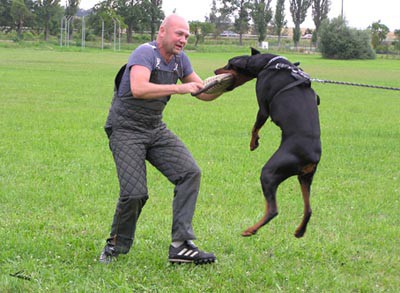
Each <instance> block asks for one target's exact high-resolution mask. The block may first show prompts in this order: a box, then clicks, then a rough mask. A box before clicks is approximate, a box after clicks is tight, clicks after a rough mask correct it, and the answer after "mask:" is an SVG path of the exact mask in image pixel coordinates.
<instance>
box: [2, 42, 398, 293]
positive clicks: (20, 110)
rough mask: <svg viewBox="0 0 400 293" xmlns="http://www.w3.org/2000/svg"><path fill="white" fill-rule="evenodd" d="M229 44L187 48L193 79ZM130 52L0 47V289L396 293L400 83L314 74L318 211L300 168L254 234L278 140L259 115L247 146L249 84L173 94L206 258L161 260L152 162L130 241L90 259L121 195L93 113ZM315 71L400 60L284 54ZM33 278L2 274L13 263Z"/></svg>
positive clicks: (162, 218)
mask: <svg viewBox="0 0 400 293" xmlns="http://www.w3.org/2000/svg"><path fill="white" fill-rule="evenodd" d="M239 54H247V50H246V51H243V52H241V53H240V52H239V53H202V54H199V53H195V52H189V55H190V57H191V60H192V63H193V65H194V67H195V68H196V70H197V72H198V73H199V74H200V75H201V76H202V77H204V78H205V77H207V76H209V75H211V74H212V70H213V69H214V68H216V67H218V66H221V65H223V64H224V63H225V62H226V60H227V59H228V58H231V57H233V56H234V55H239ZM128 55H129V52H128V51H122V52H118V53H114V52H101V51H99V50H85V52H79V51H78V52H71V51H68V50H67V51H62V50H35V49H32V48H31V49H11V48H9V49H6V48H0V85H1V94H0V101H1V104H2V106H1V107H0V137H1V143H0V201H1V204H0V239H1V244H2V245H1V249H0V291H1V292H41V291H49V292H65V291H67V292H86V291H87V292H105V291H117V292H132V291H138V292H189V291H190V292H230V291H233V292H268V291H283V292H298V291H305V292H398V291H399V290H400V278H399V271H400V237H399V235H400V228H399V227H400V216H399V210H400V204H399V194H400V169H399V166H400V156H399V153H400V115H399V113H400V94H399V92H395V91H385V90H378V89H367V88H359V87H349V86H339V85H324V84H314V88H315V89H316V90H317V92H318V93H319V94H320V96H321V105H320V108H319V110H320V118H321V128H322V143H323V155H322V160H321V163H320V165H319V169H318V172H317V174H316V177H315V180H314V184H313V188H312V207H313V211H314V213H313V217H312V219H311V222H310V225H309V229H308V231H307V234H306V235H305V237H304V238H302V239H296V238H295V237H294V236H293V233H294V230H295V228H296V226H297V225H298V224H299V223H300V220H301V216H302V211H303V205H302V199H301V195H300V189H299V186H298V183H297V179H296V178H290V179H288V180H287V181H286V182H284V183H283V184H282V185H281V186H280V188H279V190H278V203H279V208H280V214H279V216H278V217H277V218H276V219H274V220H273V221H272V222H271V223H270V224H268V225H267V226H265V227H264V228H263V229H261V230H260V231H259V232H258V234H257V235H256V236H254V237H251V238H242V237H241V236H240V232H241V231H242V230H243V229H244V228H246V227H247V226H249V225H251V224H253V223H254V222H255V221H256V220H258V219H259V218H260V217H261V215H262V213H263V209H264V199H263V197H262V193H261V189H260V185H259V175H260V170H261V168H262V166H263V164H264V163H265V162H266V160H267V159H268V158H269V157H270V156H271V154H272V153H273V152H274V150H275V149H276V148H277V146H278V144H279V140H280V132H279V129H278V128H277V127H276V126H274V125H273V124H272V123H270V122H268V123H267V124H266V125H265V127H264V128H263V129H262V131H261V140H260V144H261V145H260V147H259V149H257V150H256V151H255V152H250V151H249V150H248V149H249V147H248V145H249V139H250V130H251V127H252V124H253V122H254V117H255V115H256V110H257V103H256V99H255V93H254V82H250V83H248V84H246V85H244V86H243V87H241V88H238V89H236V90H235V91H233V92H231V93H228V94H226V95H224V96H222V97H221V98H219V99H218V100H216V101H213V102H209V103H207V102H202V101H198V100H196V99H195V98H192V97H190V96H189V95H186V96H176V97H174V98H173V99H172V100H171V102H170V104H169V105H168V107H167V109H166V111H165V114H164V120H165V121H166V123H167V125H168V126H169V128H170V129H171V130H173V131H174V132H175V133H176V134H178V135H179V136H180V137H181V139H182V140H183V141H184V142H185V144H186V145H187V146H188V148H189V149H190V150H191V151H192V153H193V155H194V157H195V158H196V160H197V162H198V164H199V165H200V167H201V169H202V171H203V178H202V187H201V192H200V197H199V200H198V205H197V209H196V214H195V219H194V227H195V231H196V234H197V236H198V238H199V239H198V240H197V242H196V243H197V244H198V245H199V246H201V248H203V249H205V250H208V251H214V252H215V253H216V255H217V257H218V262H217V263H216V264H213V265H209V266H194V265H181V266H173V265H170V264H169V263H168V262H167V251H168V246H169V242H170V226H171V201H172V196H173V186H171V185H170V184H169V183H168V182H167V180H166V179H165V178H163V177H162V175H160V173H158V172H157V171H156V170H154V168H152V167H150V166H149V170H148V173H149V174H148V181H149V193H150V199H149V201H148V202H147V205H146V207H145V209H144V211H143V213H142V216H141V218H140V220H139V224H138V229H137V233H136V239H135V246H134V247H133V248H132V250H131V252H130V253H129V254H128V255H126V256H122V257H120V259H119V261H118V262H116V263H113V264H111V265H109V266H104V265H101V264H99V263H98V262H97V258H98V255H99V253H100V251H101V249H102V247H103V245H104V241H105V238H106V237H107V236H108V233H109V228H110V225H111V220H112V216H113V212H114V208H115V203H116V200H117V195H118V182H117V178H116V174H115V169H114V163H113V160H112V157H111V153H110V151H109V149H108V145H107V139H106V136H105V134H104V132H103V125H104V121H105V119H106V115H107V111H108V107H109V105H110V101H111V97H112V91H113V78H114V74H115V73H116V72H117V70H118V69H119V66H120V65H122V64H123V63H124V62H126V60H127V58H128ZM287 57H289V58H290V59H291V60H292V61H301V63H302V64H301V66H302V67H303V69H304V70H306V71H307V72H309V73H310V74H311V75H312V76H313V77H319V78H324V79H333V80H343V81H352V82H360V83H371V84H377V85H386V86H395V87H399V80H400V60H384V59H377V60H373V61H330V60H323V59H321V58H320V57H319V56H318V55H292V54H290V55H287ZM19 271H23V272H22V274H23V275H24V276H27V277H29V278H30V280H24V279H21V278H16V277H13V276H10V275H11V274H15V273H16V272H19Z"/></svg>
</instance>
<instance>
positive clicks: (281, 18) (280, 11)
mask: <svg viewBox="0 0 400 293" xmlns="http://www.w3.org/2000/svg"><path fill="white" fill-rule="evenodd" d="M286 24H287V21H286V20H285V0H277V1H276V8H275V16H274V31H275V33H276V34H277V36H278V47H280V46H281V35H282V30H283V28H284V27H285V26H286Z"/></svg>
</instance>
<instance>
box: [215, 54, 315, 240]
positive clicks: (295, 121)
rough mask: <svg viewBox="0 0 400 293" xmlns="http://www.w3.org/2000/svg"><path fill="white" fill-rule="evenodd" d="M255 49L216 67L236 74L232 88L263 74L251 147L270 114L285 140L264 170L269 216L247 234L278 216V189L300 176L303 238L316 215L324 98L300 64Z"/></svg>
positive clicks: (300, 233) (258, 86)
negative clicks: (320, 110)
mask: <svg viewBox="0 0 400 293" xmlns="http://www.w3.org/2000/svg"><path fill="white" fill-rule="evenodd" d="M251 50H252V52H251V56H238V57H234V58H232V59H230V60H229V62H228V64H227V65H226V66H225V67H223V68H220V69H217V70H215V74H222V73H231V74H233V76H234V84H233V85H232V86H231V87H230V88H228V90H233V89H234V88H236V87H238V86H240V85H242V84H244V83H245V82H247V81H249V80H251V79H253V78H256V79H257V82H256V95H257V100H258V106H259V110H258V113H257V118H256V121H255V123H254V126H253V129H252V132H251V141H250V150H251V151H253V150H255V149H256V148H257V147H258V145H259V144H258V143H259V138H260V137H259V130H260V129H261V127H262V126H263V125H264V124H265V122H266V121H267V119H268V117H271V120H272V121H273V122H274V123H275V124H276V125H277V126H278V127H280V129H281V131H282V139H281V143H280V146H279V148H278V150H277V151H276V152H275V153H274V154H273V155H272V156H271V158H270V159H269V160H268V161H267V163H266V164H265V165H264V167H263V168H262V172H261V178H260V180H261V186H262V191H263V194H264V197H265V199H266V211H265V215H264V216H263V218H262V219H261V220H260V221H259V222H257V223H256V224H255V225H253V226H251V227H249V228H247V229H246V230H245V231H244V232H242V235H243V236H251V235H254V234H255V233H256V232H257V230H258V229H260V228H261V227H262V226H264V225H265V224H267V223H268V222H269V221H271V220H272V219H273V218H274V217H276V216H277V215H278V207H277V201H276V190H277V188H278V186H279V184H280V183H282V182H283V181H284V180H286V179H287V178H289V177H291V176H294V175H297V178H298V180H299V182H300V185H301V192H302V195H303V200H304V215H303V220H302V222H301V224H300V225H299V226H298V227H297V229H296V232H295V234H294V235H295V236H296V237H297V238H300V237H302V236H303V235H304V233H305V232H306V228H307V224H308V221H309V220H310V217H311V213H312V211H311V205H310V189H311V184H312V180H313V177H314V174H315V172H316V170H317V165H318V163H319V160H320V157H321V140H320V124H319V115H318V104H319V97H318V96H317V95H316V93H315V92H314V90H313V89H312V88H311V81H310V78H309V76H308V74H306V73H305V72H304V71H302V70H301V69H300V68H299V67H298V66H297V65H298V63H297V64H296V63H295V64H292V63H290V62H289V61H288V60H287V59H286V58H284V57H282V56H277V55H273V54H261V53H260V52H259V51H257V50H255V49H253V48H252V49H251Z"/></svg>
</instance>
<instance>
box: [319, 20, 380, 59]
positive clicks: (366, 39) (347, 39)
mask: <svg viewBox="0 0 400 293" xmlns="http://www.w3.org/2000/svg"><path fill="white" fill-rule="evenodd" d="M319 49H320V51H321V53H322V56H323V57H324V58H329V59H374V58H375V52H374V50H373V49H372V47H371V42H370V35H369V33H368V32H367V31H362V30H357V29H351V28H349V27H348V26H347V24H346V21H345V19H343V18H341V17H338V18H334V19H332V20H331V21H330V20H328V19H326V20H324V21H323V22H322V24H321V27H320V32H319Z"/></svg>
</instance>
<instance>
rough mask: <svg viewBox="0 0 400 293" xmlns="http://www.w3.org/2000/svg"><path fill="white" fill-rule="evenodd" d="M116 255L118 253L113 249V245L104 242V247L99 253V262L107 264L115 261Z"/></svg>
mask: <svg viewBox="0 0 400 293" xmlns="http://www.w3.org/2000/svg"><path fill="white" fill-rule="evenodd" d="M117 257H118V253H117V251H116V250H115V247H114V245H112V244H106V246H104V249H103V251H102V252H101V254H100V258H99V262H101V263H104V264H109V263H110V262H113V261H116V260H117Z"/></svg>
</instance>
